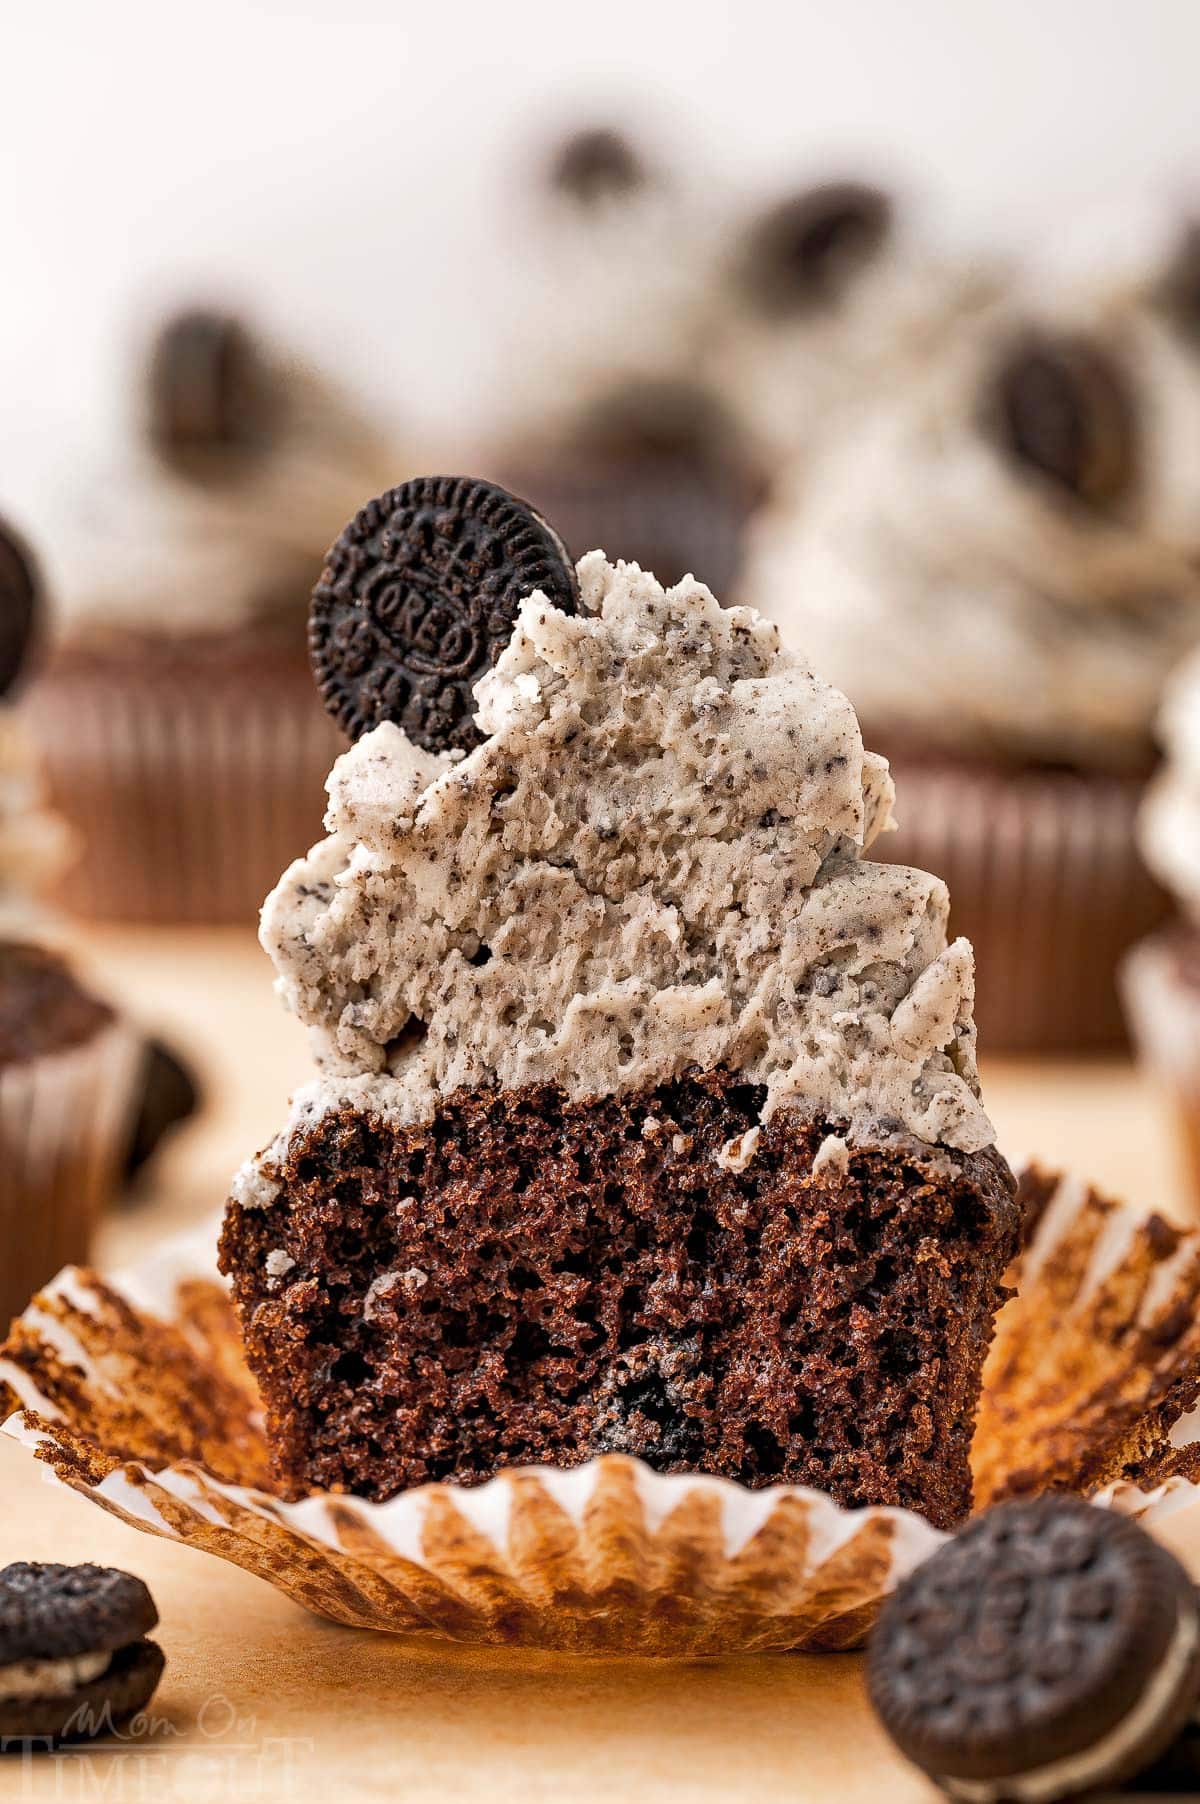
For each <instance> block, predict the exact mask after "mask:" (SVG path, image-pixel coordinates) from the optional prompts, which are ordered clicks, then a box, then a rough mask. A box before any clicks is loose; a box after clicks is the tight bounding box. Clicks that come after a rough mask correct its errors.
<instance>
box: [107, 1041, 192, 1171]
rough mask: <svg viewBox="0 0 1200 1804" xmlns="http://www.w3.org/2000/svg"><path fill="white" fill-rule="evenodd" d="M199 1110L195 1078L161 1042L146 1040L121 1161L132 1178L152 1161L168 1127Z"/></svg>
mask: <svg viewBox="0 0 1200 1804" xmlns="http://www.w3.org/2000/svg"><path fill="white" fill-rule="evenodd" d="M199 1107H200V1090H199V1084H198V1079H197V1078H196V1075H195V1073H194V1072H193V1071H192V1069H191V1067H190V1066H189V1065H187V1064H185V1062H184V1060H183V1059H182V1058H181V1057H180V1055H179V1054H178V1053H177V1052H176V1051H175V1050H174V1048H173V1047H170V1046H168V1045H167V1044H166V1042H165V1041H164V1040H147V1042H146V1046H145V1050H144V1052H143V1054H142V1075H141V1096H140V1100H139V1102H138V1109H137V1116H136V1119H135V1121H134V1125H133V1135H132V1138H131V1140H130V1144H129V1152H128V1154H127V1157H126V1162H125V1175H126V1177H127V1178H132V1177H134V1176H135V1175H136V1174H137V1173H138V1172H139V1171H141V1169H142V1167H143V1166H144V1165H145V1164H147V1163H148V1161H149V1160H150V1159H152V1158H153V1156H154V1154H155V1153H156V1152H157V1150H158V1147H159V1145H160V1143H161V1142H162V1141H163V1140H164V1139H165V1138H166V1136H167V1135H168V1134H169V1133H170V1132H171V1130H172V1128H175V1127H178V1126H180V1124H181V1123H183V1122H185V1121H188V1120H190V1119H191V1117H192V1116H193V1115H194V1114H195V1113H196V1111H197V1109H198V1108H199Z"/></svg>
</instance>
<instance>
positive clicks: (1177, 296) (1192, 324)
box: [1157, 219, 1200, 349]
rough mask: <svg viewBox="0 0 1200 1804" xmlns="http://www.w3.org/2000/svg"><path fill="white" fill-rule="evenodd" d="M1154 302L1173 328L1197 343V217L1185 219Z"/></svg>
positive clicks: (1199, 338) (1199, 300) (1199, 225)
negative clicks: (1184, 224)
mask: <svg viewBox="0 0 1200 1804" xmlns="http://www.w3.org/2000/svg"><path fill="white" fill-rule="evenodd" d="M1157 298H1158V303H1159V306H1160V307H1161V308H1162V310H1163V312H1164V313H1165V314H1166V316H1167V318H1168V319H1169V320H1170V321H1171V323H1172V324H1173V325H1174V326H1175V328H1176V330H1177V331H1179V332H1180V333H1182V335H1183V336H1184V337H1185V338H1187V339H1189V340H1190V341H1191V344H1192V347H1193V349H1195V348H1196V346H1197V345H1198V344H1200V220H1195V219H1193V220H1189V221H1188V223H1187V225H1186V226H1185V227H1184V229H1183V231H1182V232H1181V233H1180V236H1179V240H1178V243H1177V244H1176V246H1175V251H1174V255H1173V256H1172V258H1171V260H1170V262H1169V264H1168V265H1167V268H1166V271H1165V273H1164V275H1163V278H1162V280H1161V282H1160V283H1159V286H1158V296H1157Z"/></svg>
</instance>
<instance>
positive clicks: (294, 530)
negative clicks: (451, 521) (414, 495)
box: [26, 311, 405, 923]
mask: <svg viewBox="0 0 1200 1804" xmlns="http://www.w3.org/2000/svg"><path fill="white" fill-rule="evenodd" d="M97 462H98V467H96V468H94V469H91V470H87V471H85V472H84V473H83V474H82V477H81V478H80V479H79V480H78V481H76V480H75V479H74V477H73V478H72V482H73V486H72V488H71V490H70V492H69V493H65V494H63V495H62V496H61V497H60V498H59V499H58V502H57V504H56V506H55V509H54V516H55V519H56V521H57V523H58V531H57V534H56V538H55V542H54V544H53V546H52V547H51V551H52V554H53V558H54V562H53V566H52V568H53V571H54V573H55V583H54V599H55V602H56V604H57V618H56V621H55V633H54V642H53V645H52V649H51V653H50V656H49V657H48V659H47V660H46V664H45V668H44V670H43V671H42V673H41V674H40V676H39V679H38V681H37V682H36V684H34V686H33V687H32V689H31V691H30V694H29V697H28V701H27V704H26V712H27V718H28V722H29V726H30V730H31V732H32V734H33V736H34V738H35V740H36V742H37V745H38V749H39V751H40V753H41V755H42V757H43V759H44V762H45V766H46V770H47V775H48V779H49V782H50V787H51V794H52V797H53V801H54V803H55V805H56V807H58V808H59V809H60V810H61V811H62V813H63V814H64V815H65V816H66V817H67V818H68V820H69V821H70V822H71V824H72V826H73V827H74V828H75V830H76V831H77V832H78V833H79V835H80V836H81V837H82V839H83V841H84V844H85V848H86V850H85V856H84V857H83V858H81V859H80V860H79V861H78V863H77V864H76V865H75V866H74V868H73V870H72V871H71V873H70V874H69V876H68V879H67V882H66V885H65V888H64V892H63V894H64V900H65V901H66V902H67V903H68V904H69V905H70V906H71V907H73V908H75V909H77V910H78V911H80V912H82V913H85V914H88V915H92V916H97V917H100V918H105V919H111V920H122V921H167V922H189V921H190V922H209V923H212V922H236V921H251V920H253V919H254V918H255V916H256V914H257V911H258V908H259V905H260V903H261V901H262V898H263V896H264V895H265V894H266V893H267V891H268V890H269V888H270V887H271V884H272V883H273V881H274V879H275V877H276V876H277V874H278V867H279V862H280V858H281V857H284V859H285V861H286V856H287V855H288V853H289V849H291V850H294V848H295V847H296V846H297V845H304V844H307V843H309V841H310V840H312V839H313V838H315V837H316V836H317V835H318V834H319V832H320V827H321V817H322V813H323V807H324V789H323V784H324V776H325V773H326V771H327V770H328V768H329V762H330V759H331V757H333V756H335V755H336V753H337V752H338V750H340V749H341V746H340V742H339V740H338V738H337V734H336V730H335V729H334V728H333V726H332V723H331V722H330V721H329V719H328V717H327V716H326V715H325V713H324V711H323V710H322V709H321V708H320V707H319V705H318V704H317V703H316V701H315V699H314V695H313V686H312V680H311V676H310V675H309V672H308V667H307V651H306V622H307V613H308V602H309V596H310V594H311V591H312V587H313V583H314V582H315V580H316V578H317V576H318V575H319V573H320V570H321V565H322V561H323V558H324V554H325V552H326V550H327V549H328V547H329V545H330V544H331V543H332V541H333V539H334V538H335V537H336V535H337V533H338V532H339V531H340V530H341V528H342V526H343V525H344V524H345V522H346V520H347V519H349V518H350V517H351V516H352V515H353V514H354V513H355V512H356V511H357V509H358V507H359V506H360V505H361V502H362V499H363V497H364V496H365V495H371V494H375V493H377V492H379V491H380V490H381V489H382V488H385V487H387V486H388V485H389V484H390V483H392V482H395V481H397V480H399V479H400V478H401V477H402V476H403V475H404V474H405V470H404V465H403V461H402V460H401V459H400V458H399V457H398V455H397V452H396V450H395V448H394V447H393V446H392V445H391V444H390V443H389V442H388V440H387V438H386V437H385V436H384V434H383V433H382V432H381V431H380V430H379V429H377V428H376V427H375V426H374V425H373V424H372V423H371V422H370V421H369V420H367V419H366V418H365V417H364V416H363V415H362V413H361V412H360V410H359V409H358V408H357V407H355V406H354V405H353V403H352V402H351V401H350V400H349V399H348V398H347V397H346V396H345V395H343V394H341V393H340V392H339V391H338V389H337V388H336V386H335V385H334V384H332V383H331V382H329V381H327V380H326V379H325V378H324V377H323V376H322V375H321V374H319V373H318V372H316V371H314V370H312V369H310V368H308V367H307V366H303V365H301V364H300V363H298V362H296V361H294V360H292V359H290V358H288V357H287V356H286V355H285V354H283V353H281V352H279V351H278V350H277V349H276V348H275V347H274V345H273V344H270V343H268V342H266V341H264V340H263V339H260V338H259V337H257V336H256V335H255V334H254V333H253V332H252V331H251V330H250V328H249V327H248V326H247V325H245V324H244V323H243V322H242V321H240V320H239V319H237V318H235V317H233V316H232V315H229V314H225V313H220V312H209V311H188V312H183V313H180V314H178V315H177V316H175V317H172V318H170V319H169V320H167V321H166V323H165V324H164V325H163V327H162V329H161V331H160V332H159V334H158V337H157V339H156V342H155V343H154V345H153V347H152V349H151V351H150V353H149V356H148V358H147V363H146V367H145V370H144V372H143V375H142V378H141V387H140V408H139V410H138V413H137V417H136V419H135V420H134V422H133V423H132V425H131V428H130V430H129V432H128V435H127V438H126V441H125V442H123V443H122V444H120V445H119V446H116V447H114V448H113V449H112V451H111V452H110V453H108V454H106V455H104V456H102V457H100V458H99V459H98V460H97Z"/></svg>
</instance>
